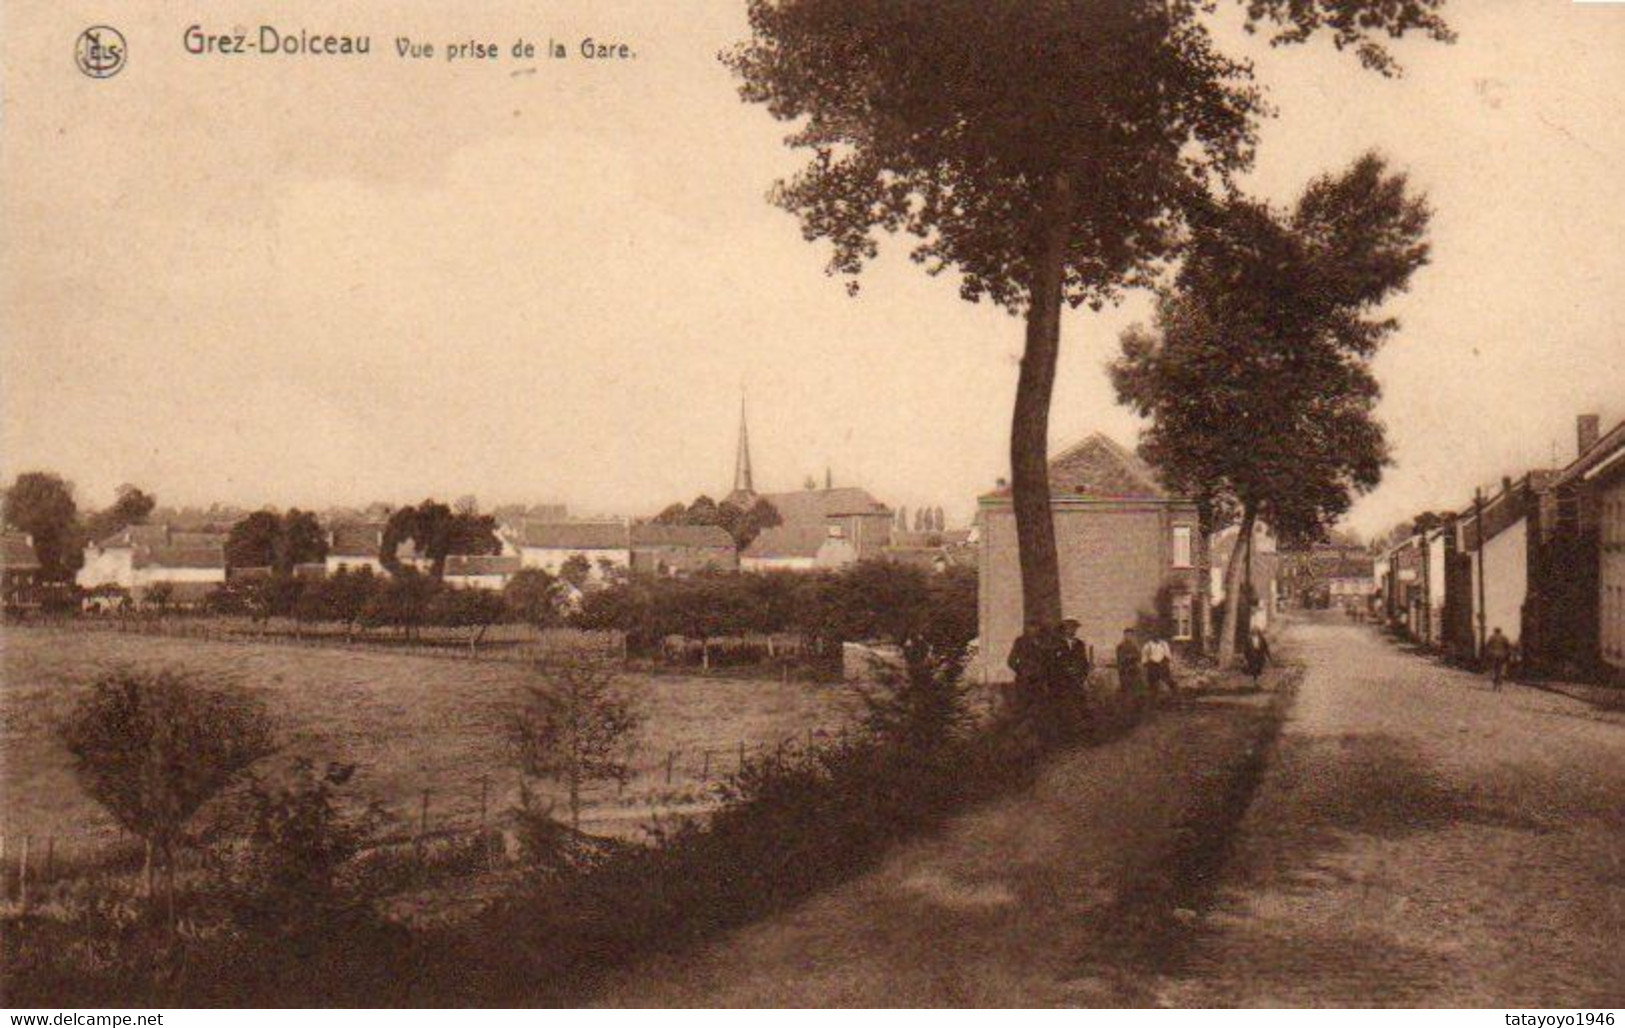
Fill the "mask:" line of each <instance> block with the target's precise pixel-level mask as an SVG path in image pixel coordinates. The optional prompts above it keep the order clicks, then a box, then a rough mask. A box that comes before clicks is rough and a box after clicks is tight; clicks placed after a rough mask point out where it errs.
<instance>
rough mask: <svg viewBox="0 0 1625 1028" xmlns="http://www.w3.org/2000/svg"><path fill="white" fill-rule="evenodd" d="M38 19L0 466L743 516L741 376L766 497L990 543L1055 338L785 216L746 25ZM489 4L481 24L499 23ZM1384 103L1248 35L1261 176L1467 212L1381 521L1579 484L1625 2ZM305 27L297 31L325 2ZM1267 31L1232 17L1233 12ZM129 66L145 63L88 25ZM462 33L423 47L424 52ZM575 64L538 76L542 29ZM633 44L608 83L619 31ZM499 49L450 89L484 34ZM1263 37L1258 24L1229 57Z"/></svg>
mask: <svg viewBox="0 0 1625 1028" xmlns="http://www.w3.org/2000/svg"><path fill="white" fill-rule="evenodd" d="M111 6H112V9H111V10H109V9H108V7H107V5H102V6H96V5H88V4H84V3H79V2H74V0H69V2H60V0H56V2H31V3H26V4H25V3H19V2H7V3H6V5H5V8H4V14H3V22H0V67H3V76H4V78H3V83H4V109H3V122H0V132H3V137H0V184H3V195H0V226H3V232H4V236H3V240H0V275H3V289H4V301H3V312H0V318H3V321H0V339H3V345H4V357H3V361H4V363H3V385H0V389H3V401H4V407H3V412H0V459H3V470H4V473H5V476H6V477H7V478H8V479H9V478H10V477H11V476H12V475H14V474H16V473H17V472H18V471H22V470H28V469H33V468H41V467H43V468H50V469H53V470H56V471H59V472H60V473H62V474H64V475H65V476H66V477H68V478H69V479H71V480H73V481H74V482H76V483H77V485H78V487H79V493H80V499H81V504H82V505H86V506H100V505H102V504H105V503H107V502H109V501H110V499H111V497H112V494H113V490H114V488H115V487H116V486H117V485H118V484H119V483H121V482H134V483H137V484H139V485H141V486H143V487H144V488H146V489H148V490H150V491H153V492H155V493H156V494H157V495H158V496H159V498H160V501H161V502H164V503H173V504H206V503H208V502H211V501H222V502H231V503H239V504H245V505H259V504H265V503H270V504H276V505H279V506H287V505H301V506H325V505H327V504H329V503H364V502H367V501H369V500H374V499H379V500H385V501H390V502H414V501H416V500H419V499H422V498H424V497H425V496H429V495H433V496H436V497H439V498H442V499H451V498H454V497H457V496H460V495H464V494H469V493H472V494H475V495H477V496H478V497H479V498H480V500H481V501H482V502H483V503H485V504H487V505H493V504H496V503H501V502H509V501H547V500H561V501H565V502H568V503H569V504H570V505H571V506H572V508H574V509H576V510H579V511H583V512H586V511H600V512H619V513H627V514H639V513H650V512H653V511H655V510H658V509H659V508H660V507H662V506H664V505H665V504H666V503H668V502H670V501H672V500H674V499H688V498H692V497H693V496H694V495H695V494H696V493H699V492H701V491H704V492H709V493H710V494H711V495H713V496H717V495H720V494H721V493H723V492H725V491H726V490H727V488H728V486H729V484H730V478H731V474H732V468H733V446H734V437H735V433H736V431H737V416H738V408H739V393H740V388H741V384H742V383H743V384H744V386H745V387H746V388H747V390H748V393H749V397H750V418H751V426H750V427H751V436H752V441H753V448H754V456H755V463H756V473H757V484H758V488H761V489H764V490H772V489H791V488H796V487H798V486H799V485H800V483H801V481H802V480H803V478H805V477H806V476H807V475H809V474H814V475H817V476H818V477H819V478H820V479H821V478H822V475H823V471H824V469H825V467H826V465H827V466H828V467H830V468H831V470H832V471H833V474H834V477H835V480H836V482H837V484H858V485H864V486H866V487H868V488H869V489H870V490H871V491H872V492H874V493H875V494H876V495H877V496H879V497H880V498H881V499H882V500H885V501H887V502H889V503H892V504H894V505H897V504H903V505H907V506H909V507H911V508H912V507H915V506H917V505H920V504H941V505H943V506H945V507H946V508H947V509H948V511H949V512H950V515H951V516H954V517H955V518H957V519H963V518H965V517H967V516H968V515H969V513H970V511H971V509H972V506H973V502H974V497H975V496H976V495H977V494H978V493H979V492H982V491H985V490H986V489H988V488H990V487H991V485H992V483H993V481H994V480H995V479H996V478H997V477H999V476H1001V475H1004V474H1006V473H1007V472H1006V470H1005V469H1006V466H1007V458H1006V447H1007V433H1008V422H1009V411H1010V405H1011V400H1012V396H1013V393H1014V388H1015V376H1016V358H1017V355H1018V354H1019V352H1020V346H1021V339H1022V330H1021V323H1020V322H1019V320H1017V319H1014V318H1011V317H1009V316H1007V315H1005V314H1003V313H1001V312H998V311H996V310H994V309H993V308H991V307H988V306H986V305H983V306H973V305H970V304H967V303H965V302H963V301H961V300H960V299H959V298H958V295H957V292H956V288H955V283H954V281H952V280H951V279H950V278H947V277H944V278H942V279H930V278H928V277H926V276H924V275H923V274H921V273H920V271H919V270H918V269H917V268H916V267H915V266H913V265H911V264H909V263H908V262H907V261H906V260H905V259H904V258H903V250H902V248H901V247H900V246H899V247H893V248H891V249H890V250H889V251H888V252H887V253H886V254H885V255H884V256H883V258H882V260H881V261H880V262H879V263H878V264H877V265H876V266H875V267H874V268H872V269H871V271H870V272H869V273H868V274H867V275H866V277H865V279H864V283H863V292H862V295H861V296H860V297H859V298H857V299H850V298H848V297H847V296H846V295H845V292H844V290H843V288H842V283H841V282H840V281H839V280H835V279H830V278H827V277H825V276H824V275H823V273H822V268H823V265H824V262H825V260H826V258H827V249H826V247H825V246H824V245H823V244H816V245H814V244H808V243H806V242H804V241H803V240H802V238H801V236H800V232H799V227H798V225H797V224H796V222H795V220H794V219H793V218H792V217H791V216H790V215H789V214H786V213H784V212H782V211H780V210H778V209H776V208H774V207H771V206H769V205H768V204H767V203H766V202H765V200H764V194H765V192H766V190H767V189H768V187H769V185H770V183H771V182H772V181H773V179H774V178H775V177H776V176H778V175H781V174H784V173H786V172H788V171H790V170H793V168H794V167H795V166H796V164H797V163H799V161H800V160H801V158H800V157H798V156H796V155H793V154H792V153H791V152H790V151H788V150H787V149H786V148H784V147H783V146H782V145H781V144H780V138H781V136H782V135H783V134H784V133H785V131H786V129H785V127H784V126H782V125H780V124H778V123H776V122H774V121H773V120H772V119H771V118H769V117H768V115H767V114H766V112H765V111H763V110H762V109H761V108H759V107H755V106H746V105H744V104H743V103H741V102H740V101H739V100H738V99H737V96H736V94H735V91H734V84H733V82H732V80H731V78H730V76H729V74H728V72H727V71H726V69H724V68H723V67H722V66H721V65H720V64H718V62H717V61H716V54H717V52H718V51H719V50H721V49H723V48H724V47H726V46H727V45H729V44H730V43H731V42H733V41H735V40H736V39H739V38H741V37H742V35H743V32H744V23H743V14H742V4H740V3H735V2H732V0H729V2H723V0H713V2H704V3H675V2H660V3H657V2H654V0H649V2H644V3H619V4H613V3H594V4H587V3H579V2H578V3H567V2H556V0H549V2H547V3H541V2H535V3H531V4H523V3H513V4H507V5H498V4H481V5H479V7H478V10H477V11H467V12H463V13H455V14H451V13H446V10H447V8H449V7H451V5H446V4H404V3H402V4H386V3H376V4H335V3H305V4H296V3H286V2H278V3H275V4H272V3H265V2H262V3H260V4H257V5H256V4H249V3H231V4H210V5H207V7H208V9H210V10H213V11H216V12H224V13H214V14H210V15H208V16H207V18H206V20H203V21H202V24H203V25H204V27H205V29H207V30H208V31H210V32H232V31H233V30H234V27H236V26H242V27H243V28H245V29H247V30H248V31H249V33H250V34H254V33H257V30H258V27H259V26H260V25H262V24H269V25H272V26H275V27H278V28H280V29H283V30H285V31H286V30H296V29H298V28H301V27H303V28H308V29H314V30H319V31H321V32H324V33H325V32H336V33H345V32H349V33H352V34H366V35H369V36H370V37H371V41H372V50H373V52H372V54H371V55H370V56H368V57H366V58H342V57H303V56H301V57H285V56H276V57H271V56H260V55H243V56H233V57H220V56H215V57H201V56H191V55H188V54H187V53H186V52H185V50H184V49H183V46H182V36H183V33H184V31H185V30H186V28H187V26H188V25H190V24H191V23H192V22H193V21H194V20H198V19H204V16H203V15H202V14H200V13H198V10H199V9H201V8H203V7H204V5H197V7H196V8H194V7H190V6H186V5H175V4H163V3H156V2H150V0H149V2H141V3H136V2H130V3H120V4H117V5H111ZM468 6H470V7H472V6H473V5H468ZM1449 6H1450V10H1449V12H1448V13H1449V16H1450V18H1451V20H1452V23H1453V24H1454V25H1455V27H1456V28H1457V29H1458V31H1459V33H1460V36H1461V38H1460V41H1459V42H1458V43H1457V44H1456V45H1454V46H1449V47H1446V46H1440V45H1435V44H1425V43H1421V42H1418V43H1416V44H1407V45H1406V46H1404V47H1402V48H1401V49H1400V56H1401V58H1402V60H1403V61H1404V63H1405V65H1406V71H1407V73H1406V75H1405V77H1404V78H1403V79H1401V80H1398V81H1387V80H1383V79H1381V78H1379V77H1377V76H1375V75H1373V74H1371V73H1369V72H1365V71H1363V70H1361V69H1360V68H1359V67H1358V65H1357V63H1356V62H1355V60H1354V59H1353V58H1352V56H1350V55H1347V54H1343V55H1339V54H1336V53H1335V52H1333V51H1332V50H1331V49H1330V48H1329V46H1326V45H1315V46H1311V47H1307V48H1303V47H1300V48H1293V49H1288V50H1279V51H1270V50H1268V49H1267V48H1266V47H1264V46H1262V45H1261V44H1260V43H1259V42H1258V41H1256V40H1253V41H1247V42H1245V43H1243V44H1242V45H1243V46H1244V47H1245V48H1246V50H1247V51H1248V52H1249V53H1251V54H1253V55H1254V56H1256V57H1257V58H1258V60H1259V67H1258V71H1259V77H1260V80H1261V81H1262V83H1263V84H1265V85H1266V86H1267V87H1268V88H1269V90H1270V95H1271V99H1272V101H1273V102H1274V104H1275V105H1276V106H1277V107H1278V108H1279V110H1280V116H1279V118H1277V119H1275V120H1273V121H1271V122H1269V123H1267V124H1266V126H1265V130H1264V137H1263V142H1262V146H1261V148H1260V159H1259V162H1258V167H1257V170H1256V172H1255V173H1254V174H1253V175H1252V176H1250V178H1249V179H1248V184H1249V185H1250V187H1251V188H1253V189H1254V190H1256V191H1258V192H1260V193H1262V194H1264V195H1267V196H1270V197H1272V198H1275V199H1278V200H1285V199H1286V198H1288V197H1290V196H1291V195H1293V194H1294V193H1295V192H1296V191H1297V190H1298V189H1300V188H1301V187H1302V185H1303V184H1304V183H1305V182H1306V181H1307V180H1308V179H1309V178H1310V177H1311V176H1313V175H1315V174H1317V173H1320V172H1323V171H1328V170H1335V169H1338V168H1340V167H1342V166H1343V165H1345V164H1346V163H1347V162H1348V161H1349V160H1351V159H1352V158H1354V157H1355V156H1356V155H1357V154H1359V153H1360V152H1362V151H1363V150H1365V149H1368V148H1373V147H1374V148H1377V149H1378V150H1380V151H1382V152H1383V153H1385V154H1387V155H1388V156H1389V158H1390V159H1391V160H1392V161H1393V162H1394V163H1395V164H1396V165H1397V166H1399V167H1401V168H1404V169H1406V170H1408V171H1409V172H1410V174H1411V176H1412V180H1413V182H1414V183H1415V185H1416V186H1418V187H1419V188H1421V189H1423V190H1425V191H1426V192H1427V193H1428V195H1429V196H1430V198H1431V201H1432V203H1433V205H1434V207H1435V210H1436V218H1435V221H1434V231H1433V242H1434V261H1433V264H1432V265H1431V266H1430V267H1428V268H1425V269H1423V270H1422V271H1421V272H1420V273H1419V274H1418V276H1417V277H1416V279H1415V281H1414V284H1413V288H1412V290H1411V292H1410V293H1409V294H1408V295H1406V296H1404V297H1402V298H1401V299H1400V300H1399V301H1398V302H1396V303H1394V304H1392V305H1391V310H1392V312H1393V313H1394V314H1396V315H1397V316H1398V317H1400V318H1401V319H1402V321H1403V323H1404V328H1403V331H1402V332H1401V333H1400V334H1399V335H1398V336H1397V337H1396V338H1395V339H1394V340H1393V341H1392V342H1391V343H1390V344H1389V346H1388V349H1387V351H1386V352H1385V353H1384V354H1383V355H1382V357H1381V358H1380V359H1379V362H1378V365H1377V368H1378V373H1379V377H1380V378H1381V380H1382V382H1383V384H1384V387H1385V391H1386V396H1385V399H1384V401H1383V404H1382V406H1381V415H1382V417H1383V418H1384V420H1385V421H1386V423H1387V424H1388V426H1389V431H1390V438H1391V441H1392V443H1393V445H1394V450H1395V455H1396V458H1397V461H1398V465H1397V466H1396V467H1395V468H1393V469H1391V470H1390V472H1389V474H1388V477H1387V480H1386V481H1385V483H1384V484H1383V485H1382V487H1381V488H1380V489H1379V490H1378V491H1377V492H1375V493H1374V494H1373V495H1372V496H1370V497H1368V498H1366V499H1364V500H1363V501H1361V502H1360V504H1359V505H1358V506H1357V507H1356V510H1355V513H1354V516H1353V518H1352V524H1353V525H1354V526H1355V527H1356V528H1358V529H1361V530H1363V531H1366V532H1371V531H1375V530H1380V529H1382V528H1385V527H1386V526H1387V525H1388V524H1389V523H1391V522H1393V521H1395V520H1397V519H1399V518H1401V517H1406V516H1409V515H1410V514H1412V513H1415V512H1416V511H1418V510H1420V509H1423V508H1441V507H1453V506H1459V505H1461V504H1462V503H1464V502H1465V501H1466V500H1467V499H1468V498H1469V497H1470V495H1471V492H1472V489H1473V487H1474V485H1475V484H1480V483H1489V482H1492V481H1495V480H1497V479H1499V477H1500V476H1501V475H1502V474H1509V473H1519V472H1521V471H1523V470H1527V469H1528V468H1530V467H1539V466H1547V465H1549V464H1550V462H1551V459H1552V454H1553V453H1554V452H1555V453H1556V455H1557V457H1558V459H1559V461H1560V462H1561V461H1564V460H1567V459H1568V458H1569V457H1571V456H1572V453H1573V447H1574V417H1575V415H1576V414H1578V413H1581V412H1584V411H1595V412H1598V413H1601V414H1602V415H1603V419H1604V427H1605V429H1606V428H1607V427H1608V426H1609V425H1612V424H1614V423H1616V422H1617V421H1618V420H1619V419H1621V418H1625V314H1622V305H1625V300H1622V298H1621V296H1620V292H1621V290H1620V287H1621V285H1622V284H1625V176H1622V175H1621V174H1620V169H1621V168H1622V167H1625V119H1621V118H1620V117H1619V116H1618V98H1619V97H1620V96H1622V95H1625V5H1574V4H1571V3H1569V2H1567V0H1470V2H1469V0H1455V2H1453V3H1451V4H1450V5H1449ZM301 10H302V11H303V12H305V13H303V14H300V13H293V12H297V11H301ZM1225 16H1226V19H1227V20H1233V12H1232V11H1230V10H1228V9H1227V10H1226V12H1225ZM109 20H111V21H112V22H113V24H114V27H115V28H118V29H119V30H120V31H121V32H122V33H123V34H124V36H125V37H126V39H127V40H128V45H129V61H128V65H127V67H125V68H124V70H123V71H122V72H120V73H119V74H118V75H117V76H115V77H113V78H110V79H106V80H100V81H98V80H93V79H90V78H87V77H85V76H83V75H81V74H80V73H79V71H78V70H77V68H76V67H75V65H74V60H73V49H74V40H75V38H76V37H77V36H78V34H79V32H80V30H81V29H83V28H85V27H86V26H89V25H92V24H95V23H97V22H106V21H109ZM398 35H410V36H412V37H413V38H414V39H421V40H426V41H431V42H433V43H434V44H435V46H436V49H437V53H436V57H435V59H433V60H430V61H423V62H412V61H403V60H400V59H398V58H396V57H395V55H394V49H395V44H394V39H395V37H396V36H398ZM521 35H523V36H525V37H526V38H528V39H531V40H534V41H536V42H538V43H542V42H543V41H545V40H547V39H548V38H550V37H551V38H554V39H558V40H559V41H561V42H563V43H565V44H566V45H567V46H568V47H569V48H570V49H571V51H572V53H571V56H570V57H569V58H568V59H567V60H563V61H554V60H547V61H542V60H535V61H530V62H516V61H514V60H512V59H511V58H510V57H509V55H508V53H507V51H508V49H509V48H510V47H511V46H512V44H513V42H514V41H515V39H517V38H518V37H519V36H521ZM588 35H591V36H594V37H596V38H599V39H612V40H617V41H625V42H627V43H628V44H630V45H631V47H632V48H633V50H634V51H635V53H636V57H635V58H633V59H631V60H627V61H622V62H617V63H610V62H589V61H586V60H583V59H582V58H581V56H580V55H579V53H576V52H574V51H575V48H576V46H577V45H578V44H579V42H580V40H581V38H582V37H584V36H588ZM471 37H472V38H479V39H489V40H492V41H494V42H496V43H497V44H499V46H501V48H502V50H503V57H502V59H501V60H499V61H496V62H482V63H480V64H477V65H476V64H471V63H466V62H465V63H462V64H458V63H448V62H447V61H446V60H445V59H444V56H443V51H444V48H445V44H446V43H448V42H455V41H458V40H463V39H468V38H471ZM1225 37H1226V39H1239V36H1235V35H1234V34H1233V33H1231V32H1230V31H1228V30H1226V31H1225ZM1146 316H1147V305H1146V303H1145V300H1144V298H1143V297H1135V298H1131V299H1130V300H1129V301H1128V302H1126V303H1125V304H1124V305H1123V306H1122V307H1120V308H1118V309H1115V310H1108V311H1106V312H1104V313H1102V314H1093V313H1090V312H1087V311H1084V312H1078V313H1072V314H1069V315H1068V316H1067V318H1066V321H1065V324H1064V328H1063V333H1064V338H1063V357H1062V369H1061V375H1060V380H1059V384H1058V387H1057V390H1056V400H1055V410H1054V416H1053V419H1052V421H1053V429H1054V431H1053V439H1052V443H1053V446H1054V447H1055V448H1059V447H1061V446H1064V445H1065V444H1066V443H1067V442H1069V441H1071V440H1072V439H1074V438H1076V437H1078V436H1081V435H1082V434H1084V433H1086V432H1088V431H1091V430H1095V429H1100V430H1104V431H1106V432H1108V433H1111V434H1113V435H1114V436H1116V437H1118V438H1119V439H1121V440H1123V441H1124V442H1133V440H1134V436H1135V432H1136V430H1137V425H1136V423H1135V419H1134V418H1133V417H1132V416H1130V415H1129V414H1127V413H1126V412H1125V411H1123V410H1122V409H1121V408H1118V407H1117V406H1116V405H1115V404H1114V403H1113V400H1112V397H1111V391H1110V387H1109V385H1108V383H1107V381H1106V376H1105V373H1104V370H1103V369H1104V364H1105V363H1106V361H1107V360H1108V359H1109V358H1110V357H1111V355H1112V354H1113V353H1114V352H1115V350H1116V347H1117V334H1118V332H1119V331H1120V329H1121V328H1122V327H1123V326H1125V325H1127V324H1128V323H1130V322H1132V321H1135V320H1143V319H1145V317H1146Z"/></svg>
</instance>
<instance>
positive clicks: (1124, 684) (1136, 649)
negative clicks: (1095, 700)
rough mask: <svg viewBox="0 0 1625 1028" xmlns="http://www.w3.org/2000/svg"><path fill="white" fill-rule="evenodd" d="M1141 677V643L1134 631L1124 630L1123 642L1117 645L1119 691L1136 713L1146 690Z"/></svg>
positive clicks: (1130, 629)
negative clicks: (1143, 687)
mask: <svg viewBox="0 0 1625 1028" xmlns="http://www.w3.org/2000/svg"><path fill="white" fill-rule="evenodd" d="M1142 685H1143V682H1142V679H1141V676H1140V641H1139V639H1137V638H1135V635H1134V629H1132V628H1125V629H1123V641H1122V642H1120V643H1118V644H1117V691H1118V694H1119V695H1120V696H1122V697H1123V699H1124V700H1126V701H1127V702H1128V704H1129V706H1130V707H1132V708H1133V709H1135V710H1136V711H1137V710H1138V709H1139V708H1140V706H1141V699H1142V694H1143V692H1144V690H1143V689H1142Z"/></svg>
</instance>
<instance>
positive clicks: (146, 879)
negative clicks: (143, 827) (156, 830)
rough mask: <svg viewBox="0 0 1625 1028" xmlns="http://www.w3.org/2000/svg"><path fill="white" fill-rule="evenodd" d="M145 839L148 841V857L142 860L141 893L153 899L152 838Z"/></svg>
mask: <svg viewBox="0 0 1625 1028" xmlns="http://www.w3.org/2000/svg"><path fill="white" fill-rule="evenodd" d="M144 841H145V843H146V857H145V859H143V861H142V862H141V895H142V896H143V897H145V898H146V899H148V900H151V899H152V896H153V878H152V876H153V860H152V840H151V839H146V840H144Z"/></svg>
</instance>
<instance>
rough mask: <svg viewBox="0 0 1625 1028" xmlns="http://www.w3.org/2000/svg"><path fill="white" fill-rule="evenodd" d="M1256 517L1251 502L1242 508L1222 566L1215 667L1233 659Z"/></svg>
mask: <svg viewBox="0 0 1625 1028" xmlns="http://www.w3.org/2000/svg"><path fill="white" fill-rule="evenodd" d="M1256 520H1258V509H1257V508H1256V507H1254V506H1253V505H1251V504H1248V505H1247V506H1245V507H1243V508H1242V513H1241V524H1240V525H1238V526H1237V529H1236V545H1235V546H1234V547H1232V548H1231V550H1230V563H1228V564H1226V565H1225V568H1224V625H1223V626H1222V627H1221V628H1220V630H1219V667H1220V668H1221V669H1223V668H1228V667H1229V666H1230V665H1231V664H1233V663H1234V662H1235V659H1236V626H1237V625H1239V624H1240V623H1241V621H1240V618H1241V601H1242V595H1241V594H1242V589H1243V584H1242V583H1243V582H1244V581H1245V578H1244V577H1243V576H1244V575H1245V574H1246V571H1247V550H1248V549H1249V548H1251V546H1252V542H1253V522H1255V521H1256Z"/></svg>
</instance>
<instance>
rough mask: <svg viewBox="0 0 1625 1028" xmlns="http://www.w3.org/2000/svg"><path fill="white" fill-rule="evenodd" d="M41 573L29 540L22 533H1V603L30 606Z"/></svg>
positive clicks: (28, 537)
mask: <svg viewBox="0 0 1625 1028" xmlns="http://www.w3.org/2000/svg"><path fill="white" fill-rule="evenodd" d="M40 570H41V565H40V562H39V554H38V553H36V552H34V540H33V538H32V537H30V536H28V535H26V534H25V533H22V532H6V533H4V534H0V602H4V604H5V606H7V607H22V606H31V605H32V604H33V602H34V586H35V585H37V584H38V582H39V577H40Z"/></svg>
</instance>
